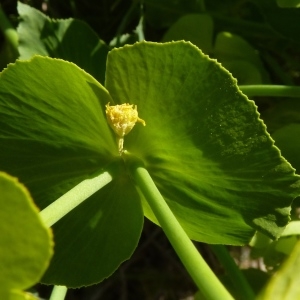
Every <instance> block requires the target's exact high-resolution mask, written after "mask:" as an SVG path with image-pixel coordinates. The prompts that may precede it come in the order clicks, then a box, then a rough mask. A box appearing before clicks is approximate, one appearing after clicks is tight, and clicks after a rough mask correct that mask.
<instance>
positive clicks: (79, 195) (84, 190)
mask: <svg viewBox="0 0 300 300" xmlns="http://www.w3.org/2000/svg"><path fill="white" fill-rule="evenodd" d="M112 179H113V176H112V175H111V174H110V173H109V172H107V171H106V172H103V173H101V174H100V175H97V176H96V177H93V178H89V179H86V180H84V181H82V182H80V183H79V184H77V185H76V186H75V187H73V188H72V189H71V190H69V191H68V192H67V193H65V194H64V195H62V196H61V197H60V198H58V199H57V200H56V201H54V202H53V203H51V204H50V205H49V206H47V207H46V208H45V209H43V210H42V211H41V212H40V216H41V217H42V219H43V221H44V222H45V224H46V225H47V226H49V227H51V226H52V225H53V224H54V223H56V222H57V221H59V220H60V219H61V218H62V217H63V216H65V215H66V214H67V213H68V212H70V211H71V210H72V209H74V208H75V207H76V206H78V205H79V204H80V203H82V202H83V201H84V200H86V199H87V198H89V197H90V196H91V195H93V194H94V193H96V192H97V191H98V190H100V189H101V188H102V187H104V186H105V185H107V184H108V183H109V182H111V181H112Z"/></svg>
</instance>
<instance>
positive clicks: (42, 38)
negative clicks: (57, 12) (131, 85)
mask: <svg viewBox="0 0 300 300" xmlns="http://www.w3.org/2000/svg"><path fill="white" fill-rule="evenodd" d="M18 12H19V15H20V18H21V21H20V23H19V27H18V34H19V52H20V58H21V59H29V58H31V57H32V56H33V55H35V54H40V55H45V56H50V57H55V58H62V59H65V60H68V61H71V62H73V63H75V64H77V65H78V66H79V67H81V68H82V69H84V70H85V71H87V72H88V73H89V74H91V75H93V76H94V77H95V78H96V79H97V80H98V81H100V82H104V76H105V64H106V56H107V53H108V47H107V46H106V45H105V43H104V42H103V41H101V40H99V37H98V36H97V34H96V33H95V32H94V31H93V30H92V29H91V28H90V27H89V26H88V25H87V24H86V23H84V22H82V21H79V20H75V19H67V20H53V19H50V18H49V17H47V16H45V15H44V14H42V13H41V12H40V11H38V10H36V9H35V8H32V7H30V6H28V5H26V4H23V3H21V2H18Z"/></svg>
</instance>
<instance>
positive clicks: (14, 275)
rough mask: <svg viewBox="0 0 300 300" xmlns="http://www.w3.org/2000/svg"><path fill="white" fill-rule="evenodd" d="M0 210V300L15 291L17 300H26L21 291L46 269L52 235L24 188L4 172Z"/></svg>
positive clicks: (29, 285) (36, 280)
mask: <svg viewBox="0 0 300 300" xmlns="http://www.w3.org/2000/svg"><path fill="white" fill-rule="evenodd" d="M0 206H1V210H0V232H1V235H0V261H1V264H0V282H1V284H0V297H1V299H10V298H7V297H4V295H8V294H10V293H14V292H16V291H17V293H18V295H19V297H20V299H29V298H26V297H25V295H24V294H23V293H21V290H23V289H27V288H29V287H31V286H32V285H34V284H35V283H37V282H38V281H39V280H40V279H41V277H42V275H43V273H44V272H45V270H46V268H47V267H48V265H49V261H50V258H51V256H52V247H53V242H52V234H51V231H50V230H49V229H48V228H46V226H45V225H44V224H43V222H42V220H41V218H40V217H39V214H38V209H37V207H36V206H35V204H34V203H33V201H32V199H31V197H30V195H29V193H28V191H27V190H26V188H25V187H24V186H23V185H22V184H20V183H19V182H18V181H17V180H16V179H15V178H13V177H11V176H9V175H7V174H5V173H3V172H0ZM1 295H2V296H3V297H2V296H1ZM11 299H14V298H11ZM30 299H31V298H30Z"/></svg>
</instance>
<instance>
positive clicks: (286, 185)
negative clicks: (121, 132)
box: [106, 42, 299, 244]
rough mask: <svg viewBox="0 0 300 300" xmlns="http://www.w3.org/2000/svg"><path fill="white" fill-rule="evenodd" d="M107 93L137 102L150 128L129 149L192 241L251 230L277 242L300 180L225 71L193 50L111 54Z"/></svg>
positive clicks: (230, 239)
mask: <svg viewBox="0 0 300 300" xmlns="http://www.w3.org/2000/svg"><path fill="white" fill-rule="evenodd" d="M106 88H107V89H108V90H109V91H110V94H111V96H112V98H113V99H114V100H115V102H116V103H124V102H129V103H133V104H137V107H138V111H139V116H140V117H141V118H142V119H144V120H145V121H146V124H147V125H146V127H143V126H136V128H134V130H133V131H132V132H131V133H130V134H129V135H128V136H126V137H125V144H124V147H125V149H127V150H128V151H129V152H130V153H132V154H133V155H136V156H138V157H140V158H141V159H142V160H143V161H144V163H145V166H146V168H147V169H148V171H149V173H150V175H151V176H152V178H153V179H154V181H155V183H156V185H157V187H158V188H159V190H160V192H161V193H162V195H163V196H164V198H165V199H166V201H167V203H168V204H169V206H170V208H171V209H172V211H173V212H174V214H175V215H176V217H177V219H178V220H179V221H180V223H181V224H182V226H183V227H184V229H185V230H186V232H187V233H188V234H189V236H190V237H191V238H192V239H194V240H198V241H203V242H207V243H221V244H222V243H224V244H244V243H247V242H248V241H249V240H250V238H251V236H252V235H253V234H254V232H255V230H261V231H263V232H265V233H266V234H267V235H269V236H270V237H272V238H276V237H278V236H279V235H280V234H281V232H282V231H283V229H284V227H285V226H286V224H287V223H288V220H289V211H290V205H291V202H292V199H293V198H294V197H295V196H297V195H298V194H299V178H298V177H297V176H295V175H294V170H293V168H292V167H291V166H290V165H289V163H287V162H286V160H285V159H284V158H282V157H281V156H280V153H279V151H278V149H277V148H276V147H274V145H273V141H272V140H271V139H270V136H269V134H268V133H267V132H266V128H265V126H264V125H263V123H262V121H261V120H260V119H259V115H258V113H257V110H256V107H255V105H254V103H253V102H252V101H249V100H248V99H247V98H246V96H244V95H243V94H242V93H241V92H240V91H239V90H238V87H237V85H236V81H235V80H234V79H233V78H232V77H231V75H230V74H229V73H228V72H227V71H226V70H225V69H223V68H222V67H221V66H220V64H218V63H217V62H216V61H214V60H210V59H209V58H208V57H207V56H205V55H203V54H202V53H201V52H200V51H199V49H197V48H196V47H195V46H193V45H192V44H190V43H185V42H173V43H166V44H156V43H147V42H142V43H138V44H135V45H134V46H125V47H123V48H120V49H115V50H112V51H111V52H110V54H109V55H108V64H107V74H106ZM143 205H144V212H145V215H146V216H147V217H148V218H149V219H151V220H152V221H154V222H155V218H154V216H153V214H152V213H151V210H150V208H149V207H148V206H147V204H145V201H144V202H143Z"/></svg>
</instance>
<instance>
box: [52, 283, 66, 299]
mask: <svg viewBox="0 0 300 300" xmlns="http://www.w3.org/2000/svg"><path fill="white" fill-rule="evenodd" d="M67 291H68V288H67V287H66V286H62V285H55V286H54V287H53V290H52V293H51V296H50V299H49V300H64V299H65V297H66V294H67Z"/></svg>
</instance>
